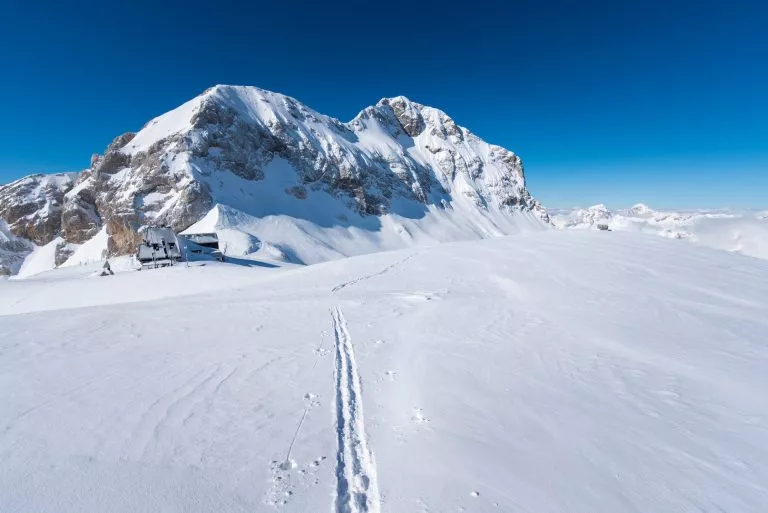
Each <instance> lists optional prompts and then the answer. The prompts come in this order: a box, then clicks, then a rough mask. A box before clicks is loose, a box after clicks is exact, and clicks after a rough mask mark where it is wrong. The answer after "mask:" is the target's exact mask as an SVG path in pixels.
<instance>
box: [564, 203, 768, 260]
mask: <svg viewBox="0 0 768 513" xmlns="http://www.w3.org/2000/svg"><path fill="white" fill-rule="evenodd" d="M549 212H550V215H551V218H552V223H553V224H554V225H555V226H556V227H558V228H562V229H590V228H596V226H597V225H598V224H605V225H607V226H608V227H609V228H610V229H611V230H621V231H632V232H643V233H652V234H656V235H661V236H663V237H670V238H674V239H685V240H688V241H690V242H694V243H697V244H701V245H704V246H709V247H713V248H717V249H723V250H726V251H732V252H736V253H742V254H744V255H749V256H754V257H758V258H765V259H768V211H762V212H760V211H755V210H743V211H739V210H730V209H718V210H688V211H686V210H682V211H657V210H653V209H651V208H650V207H648V206H647V205H644V204H642V203H639V204H637V205H635V206H633V207H631V208H626V209H617V210H609V209H608V208H606V207H605V205H595V206H592V207H589V208H574V209H550V211H549Z"/></svg>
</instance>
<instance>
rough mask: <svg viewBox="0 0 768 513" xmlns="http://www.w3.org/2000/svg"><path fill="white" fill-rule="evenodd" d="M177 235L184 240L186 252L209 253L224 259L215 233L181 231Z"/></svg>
mask: <svg viewBox="0 0 768 513" xmlns="http://www.w3.org/2000/svg"><path fill="white" fill-rule="evenodd" d="M179 237H180V238H181V239H182V241H184V246H185V247H186V250H187V253H191V254H193V255H209V256H212V257H213V258H215V259H216V260H218V261H219V262H223V261H224V252H223V251H221V248H220V247H219V236H218V235H216V234H215V233H183V234H180V235H179Z"/></svg>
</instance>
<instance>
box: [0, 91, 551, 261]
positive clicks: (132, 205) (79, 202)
mask: <svg viewBox="0 0 768 513" xmlns="http://www.w3.org/2000/svg"><path fill="white" fill-rule="evenodd" d="M276 163H283V164H285V165H287V166H288V167H290V168H291V169H292V170H285V171H281V172H285V173H291V177H289V178H290V179H288V180H285V182H286V185H284V186H282V187H280V188H279V193H280V194H285V195H287V196H291V197H293V198H297V199H306V198H307V197H308V195H309V194H311V193H312V192H313V191H325V192H327V193H329V194H331V195H332V196H335V197H336V198H338V200H339V201H341V202H343V203H344V204H346V205H347V206H348V207H350V208H352V209H354V210H356V211H357V212H359V213H360V214H361V215H364V216H378V215H382V214H386V213H389V212H391V211H392V206H393V201H394V200H406V201H413V202H417V203H419V204H421V205H423V206H424V207H425V208H426V207H427V206H430V205H432V206H437V207H438V208H445V207H446V206H450V204H451V202H453V201H457V200H459V199H461V200H462V201H464V200H467V201H469V202H470V203H471V204H473V205H474V206H475V207H476V208H479V209H490V208H493V209H500V210H505V211H508V212H510V213H513V212H532V213H534V214H536V215H538V216H539V217H540V218H541V219H542V220H543V221H545V222H548V218H547V215H546V211H545V210H544V209H543V208H542V207H541V206H540V205H539V204H538V203H537V202H536V201H535V200H534V199H533V198H532V197H531V195H530V194H529V192H528V190H527V189H526V188H525V179H524V175H523V167H522V163H521V161H520V159H519V157H518V156H517V155H515V154H514V153H512V152H510V151H508V150H506V149H504V148H501V147H499V146H494V145H489V144H487V143H485V142H484V141H482V140H481V139H479V138H478V137H476V136H475V135H474V134H472V133H471V132H469V131H468V130H467V129H465V128H462V127H460V126H458V125H457V124H456V123H455V122H454V121H453V120H452V119H451V118H450V117H449V116H448V115H446V114H445V113H444V112H442V111H440V110H437V109H434V108H431V107H426V106H424V105H421V104H418V103H415V102H412V101H410V100H408V99H407V98H405V97H402V96H400V97H396V98H391V99H383V100H381V101H380V102H378V103H377V104H376V105H374V106H371V107H368V108H366V109H364V110H363V111H362V112H360V114H359V115H358V116H357V117H355V119H353V120H352V121H351V122H349V123H341V122H340V121H338V120H336V119H333V118H330V117H327V116H324V115H322V114H319V113H317V112H315V111H313V110H311V109H310V108H308V107H306V106H305V105H303V104H302V103H300V102H298V101H297V100H294V99H293V98H289V97H287V96H284V95H281V94H277V93H272V92H269V91H265V90H262V89H258V88H255V87H237V86H216V87H214V88H211V89H209V90H207V91H206V92H205V93H203V94H202V95H201V96H199V97H197V98H195V99H193V100H191V101H189V102H187V103H185V104H184V105H182V106H180V107H179V108H177V109H174V110H173V111H170V112H168V113H166V114H164V115H162V116H160V117H158V118H155V119H154V120H152V121H150V122H149V123H147V124H146V125H145V126H144V128H142V130H141V131H139V132H138V133H135V134H134V133H125V134H123V135H121V136H119V137H117V138H115V140H114V141H112V143H111V144H110V145H109V146H108V147H107V149H106V151H105V153H104V155H94V156H93V157H92V159H91V167H90V168H89V169H87V170H85V171H83V172H81V173H80V174H79V175H77V176H74V175H55V176H42V175H34V176H30V177H27V178H24V179H22V180H19V181H17V182H14V183H12V184H10V185H7V186H3V187H0V217H2V218H3V219H5V220H6V221H7V222H8V224H9V226H10V228H11V230H12V232H13V233H14V234H16V235H19V236H22V237H25V238H27V239H29V240H32V241H34V242H35V243H36V244H38V245H41V244H45V243H47V242H49V241H51V240H53V238H54V237H56V236H59V235H60V236H61V237H62V238H63V239H64V240H65V241H66V242H67V243H72V244H80V243H83V242H84V241H86V240H88V239H90V238H91V237H93V236H94V235H95V234H96V233H97V232H98V231H99V230H100V229H101V228H102V227H103V226H104V225H105V224H106V225H107V227H108V229H107V232H108V234H109V236H110V242H109V248H110V252H111V253H112V254H120V253H129V252H133V251H134V249H135V245H136V243H137V241H138V238H137V236H136V233H135V232H136V230H137V229H138V227H139V226H140V225H143V224H149V225H168V226H171V227H172V228H173V229H174V230H177V231H181V230H183V229H185V228H187V227H188V226H190V225H191V224H193V223H195V222H196V221H198V220H199V219H201V218H202V217H203V216H204V215H205V214H206V213H207V212H208V211H210V209H211V208H212V207H213V206H214V205H215V204H216V203H222V204H233V203H234V204H235V206H236V207H237V208H240V209H243V210H246V211H248V210H249V208H248V207H249V205H252V204H254V203H253V202H255V201H257V200H254V199H249V198H252V197H254V192H253V191H255V190H256V189H254V187H256V188H258V187H259V185H258V184H259V183H260V182H262V181H263V180H264V179H265V172H266V171H267V169H268V168H269V167H270V166H272V165H274V164H276ZM287 182H291V183H287ZM249 202H251V203H249ZM61 253H62V255H64V254H65V251H64V250H62V252H61ZM62 258H63V257H62Z"/></svg>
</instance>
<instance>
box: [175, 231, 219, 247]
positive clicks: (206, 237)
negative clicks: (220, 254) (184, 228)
mask: <svg viewBox="0 0 768 513" xmlns="http://www.w3.org/2000/svg"><path fill="white" fill-rule="evenodd" d="M181 236H182V237H184V238H185V239H186V240H188V241H189V242H192V243H194V244H197V245H198V246H202V247H204V248H211V249H219V236H218V235H216V234H215V233H185V234H182V235H181Z"/></svg>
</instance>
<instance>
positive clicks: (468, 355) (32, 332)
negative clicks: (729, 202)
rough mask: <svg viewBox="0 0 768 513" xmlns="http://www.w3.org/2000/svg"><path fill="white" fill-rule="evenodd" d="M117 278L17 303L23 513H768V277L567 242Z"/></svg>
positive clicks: (3, 364)
mask: <svg viewBox="0 0 768 513" xmlns="http://www.w3.org/2000/svg"><path fill="white" fill-rule="evenodd" d="M221 214H225V212H224V211H222V212H221ZM227 215H228V214H227ZM118 260H119V259H118ZM98 269H99V266H98V264H95V265H94V266H82V267H81V266H75V267H71V268H67V269H59V270H56V271H53V272H49V273H43V274H40V275H39V276H37V277H35V278H34V279H30V280H19V281H8V282H6V283H4V284H3V285H2V286H0V319H2V320H1V321H0V369H1V371H0V511H3V512H27V511H35V512H40V513H82V512H106V511H108V512H111V513H123V512H125V513H127V512H132V513H133V512H150V511H151V512H155V511H184V512H188V513H197V512H199V513H203V512H206V513H208V512H212V511H215V512H220V513H235V512H238V513H240V512H243V513H245V512H248V513H252V512H257V511H258V512H267V513H270V512H274V513H277V512H280V513H299V512H303V513H308V512H324V511H347V512H357V513H360V512H363V511H368V512H423V511H433V512H455V511H467V512H475V513H491V512H493V513H497V512H548V513H573V512H592V513H617V512H629V511H633V512H684V511H685V512H687V511H691V512H692V511H701V512H704V511H706V512H715V511H719V512H764V511H768V429H766V426H767V425H768V424H767V423H766V420H767V419H768V401H766V399H765V390H768V373H767V372H766V368H768V339H766V336H765V335H766V333H768V296H766V286H765V284H766V283H768V262H765V261H762V260H759V259H755V258H748V257H744V256H741V255H737V254H730V253H726V252H723V251H716V250H712V249H708V248H703V247H696V246H694V245H690V244H683V243H680V242H679V241H675V240H669V239H664V238H661V237H656V236H649V235H644V234H638V233H624V232H613V233H610V234H606V233H602V232H600V233H598V232H596V231H590V230H562V231H559V230H546V231H539V232H530V233H523V234H519V235H516V236H514V237H503V238H495V239H489V240H482V241H473V242H465V243H451V244H443V245H436V246H431V247H420V248H411V249H405V250H400V251H396V252H380V253H375V254H369V255H363V256H360V257H355V258H348V259H344V260H336V261H330V262H327V263H323V264H319V265H314V266H306V267H305V266H292V265H290V264H285V265H283V264H281V266H280V267H266V266H256V267H244V266H238V265H233V264H231V263H224V264H220V263H217V262H208V263H206V265H205V266H200V265H191V266H190V267H189V268H187V267H185V266H176V267H173V268H168V269H158V270H153V271H144V272H118V273H117V274H116V275H115V276H110V277H107V278H99V277H98V276H93V273H94V272H97V271H98ZM92 276H93V277H92Z"/></svg>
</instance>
